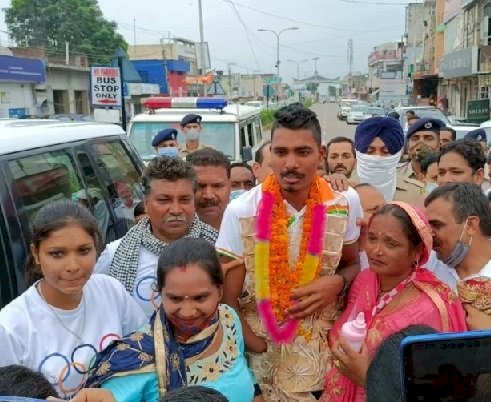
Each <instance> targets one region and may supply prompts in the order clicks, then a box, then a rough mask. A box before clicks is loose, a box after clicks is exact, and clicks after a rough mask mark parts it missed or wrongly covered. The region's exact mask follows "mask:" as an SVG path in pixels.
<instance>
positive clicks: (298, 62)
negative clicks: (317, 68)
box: [287, 59, 309, 80]
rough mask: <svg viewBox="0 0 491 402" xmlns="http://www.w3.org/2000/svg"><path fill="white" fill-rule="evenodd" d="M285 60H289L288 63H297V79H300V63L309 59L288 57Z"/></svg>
mask: <svg viewBox="0 0 491 402" xmlns="http://www.w3.org/2000/svg"><path fill="white" fill-rule="evenodd" d="M287 61H289V62H290V63H294V64H296V65H297V80H299V79H300V64H302V63H305V62H307V61H309V59H303V60H300V61H296V60H292V59H288V60H287Z"/></svg>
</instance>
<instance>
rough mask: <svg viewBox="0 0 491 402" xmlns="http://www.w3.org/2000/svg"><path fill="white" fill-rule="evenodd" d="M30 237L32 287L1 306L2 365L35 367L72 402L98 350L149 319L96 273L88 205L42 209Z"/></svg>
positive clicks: (95, 233)
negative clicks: (86, 206)
mask: <svg viewBox="0 0 491 402" xmlns="http://www.w3.org/2000/svg"><path fill="white" fill-rule="evenodd" d="M31 239H32V243H31V255H30V260H29V262H28V264H27V272H26V276H27V279H28V282H29V283H30V284H31V286H30V287H29V288H28V289H27V290H26V291H25V292H24V293H23V294H22V295H20V296H19V297H17V298H16V299H15V300H13V301H12V302H11V303H10V304H8V305H7V306H6V307H5V308H3V309H2V310H1V311H0V345H1V353H0V366H6V365H10V364H20V365H23V366H26V367H29V368H31V369H34V370H37V371H39V372H41V373H43V374H44V375H45V376H46V377H47V378H48V380H49V381H50V382H51V384H52V385H53V386H54V387H55V389H56V390H57V392H58V393H59V396H60V397H62V398H64V399H70V398H71V397H72V396H73V395H74V394H75V393H76V392H77V391H78V390H79V389H80V388H81V387H82V386H83V385H84V383H85V380H86V376H87V373H88V371H89V369H90V367H91V365H92V364H93V362H94V361H95V358H96V353H97V352H99V351H101V350H103V349H104V348H105V347H106V346H107V345H108V344H109V343H111V341H113V340H115V339H119V338H121V337H122V336H124V335H127V334H129V333H131V332H134V331H136V330H137V329H138V328H139V327H140V326H141V325H143V324H144V323H145V322H146V320H147V319H146V315H145V314H144V313H143V311H142V310H141V308H140V307H139V306H138V304H137V303H136V302H135V300H134V299H133V297H131V295H129V294H128V293H127V292H126V290H125V289H124V287H123V286H122V285H121V284H120V283H119V282H118V281H117V280H115V279H114V278H111V277H109V276H107V275H97V274H94V275H92V271H93V269H94V265H95V262H96V259H97V255H98V252H99V250H100V249H101V246H102V237H101V234H100V232H99V229H98V226H97V221H96V220H95V218H94V217H93V216H92V215H91V214H90V212H89V211H88V210H87V209H85V208H84V207H82V206H81V205H79V204H76V203H74V202H72V201H69V200H60V201H56V202H53V203H51V204H48V205H46V206H44V207H43V208H41V209H40V210H39V211H38V213H37V214H36V216H35V217H34V219H33V221H32V237H31Z"/></svg>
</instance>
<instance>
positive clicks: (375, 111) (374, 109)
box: [365, 106, 387, 120]
mask: <svg viewBox="0 0 491 402" xmlns="http://www.w3.org/2000/svg"><path fill="white" fill-rule="evenodd" d="M375 116H379V117H384V116H387V113H386V112H385V109H384V108H383V107H378V106H368V108H367V111H366V113H365V120H366V119H369V118H370V117H375Z"/></svg>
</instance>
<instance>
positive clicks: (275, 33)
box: [258, 27, 300, 101]
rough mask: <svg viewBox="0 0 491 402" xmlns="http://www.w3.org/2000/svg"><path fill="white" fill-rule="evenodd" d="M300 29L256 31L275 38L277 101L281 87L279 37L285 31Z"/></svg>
mask: <svg viewBox="0 0 491 402" xmlns="http://www.w3.org/2000/svg"><path fill="white" fill-rule="evenodd" d="M298 29H300V28H299V27H289V28H285V29H282V30H281V31H279V32H276V31H273V30H272V29H258V31H259V32H271V33H273V34H274V35H275V36H276V66H275V67H276V76H277V77H278V92H277V94H276V100H277V101H278V100H279V95H280V94H279V89H280V86H281V83H280V81H281V80H280V63H281V61H280V36H281V34H282V33H283V32H286V31H296V30H298Z"/></svg>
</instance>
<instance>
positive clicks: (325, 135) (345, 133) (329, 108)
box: [311, 103, 356, 145]
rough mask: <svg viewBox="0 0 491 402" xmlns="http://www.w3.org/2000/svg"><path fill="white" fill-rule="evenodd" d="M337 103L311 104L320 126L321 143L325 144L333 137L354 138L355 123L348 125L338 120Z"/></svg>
mask: <svg viewBox="0 0 491 402" xmlns="http://www.w3.org/2000/svg"><path fill="white" fill-rule="evenodd" d="M338 108H339V106H338V104H337V103H323V104H322V103H316V104H314V105H313V106H312V108H311V109H312V110H313V111H314V112H315V113H317V117H318V118H319V121H320V123H321V127H322V144H323V145H325V144H327V143H328V142H329V141H330V140H331V139H333V138H334V137H339V136H342V137H348V138H350V139H352V140H354V139H355V129H356V125H352V124H350V125H348V124H347V123H346V122H345V121H344V120H338V118H337V117H336V116H337V113H338Z"/></svg>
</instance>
